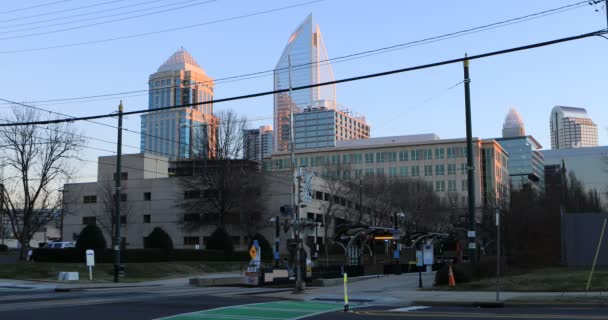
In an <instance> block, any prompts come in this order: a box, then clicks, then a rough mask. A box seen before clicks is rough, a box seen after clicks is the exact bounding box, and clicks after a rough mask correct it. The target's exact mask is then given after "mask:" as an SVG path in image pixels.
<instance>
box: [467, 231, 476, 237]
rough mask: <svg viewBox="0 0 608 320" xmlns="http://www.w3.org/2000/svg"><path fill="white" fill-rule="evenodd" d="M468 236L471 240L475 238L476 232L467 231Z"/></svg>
mask: <svg viewBox="0 0 608 320" xmlns="http://www.w3.org/2000/svg"><path fill="white" fill-rule="evenodd" d="M467 236H468V237H469V238H475V230H469V231H467Z"/></svg>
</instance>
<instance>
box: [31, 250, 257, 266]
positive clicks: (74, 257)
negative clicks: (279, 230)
mask: <svg viewBox="0 0 608 320" xmlns="http://www.w3.org/2000/svg"><path fill="white" fill-rule="evenodd" d="M32 259H33V260H34V261H39V262H76V263H77V262H83V263H84V261H85V254H84V253H83V252H82V251H80V250H78V249H76V248H65V249H51V248H38V249H34V250H33V252H32ZM250 259H251V258H250V257H249V252H247V251H235V252H233V254H232V255H231V256H230V257H229V258H226V257H225V255H224V252H223V251H221V250H190V249H174V250H164V249H127V250H123V251H121V257H120V260H121V262H128V263H137V262H164V261H242V262H247V261H249V260H250ZM95 262H96V263H112V262H114V251H113V250H110V249H107V250H104V251H103V252H101V253H100V252H97V251H96V252H95Z"/></svg>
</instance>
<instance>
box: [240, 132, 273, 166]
mask: <svg viewBox="0 0 608 320" xmlns="http://www.w3.org/2000/svg"><path fill="white" fill-rule="evenodd" d="M272 136H273V131H272V127H271V126H268V125H266V126H261V127H260V128H258V129H247V130H243V159H245V160H253V161H257V162H258V163H262V159H264V158H265V157H268V156H270V154H271V153H272V142H273V139H272Z"/></svg>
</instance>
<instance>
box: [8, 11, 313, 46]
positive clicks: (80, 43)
mask: <svg viewBox="0 0 608 320" xmlns="http://www.w3.org/2000/svg"><path fill="white" fill-rule="evenodd" d="M322 1H325V0H312V1H307V2H301V3H297V4H294V5H288V6H283V7H279V8H274V9H269V10H264V11H257V12H253V13H248V14H243V15H239V16H233V17H229V18H223V19H218V20H212V21H207V22H202V23H196V24H192V25H188V26H181V27H175V28H169V29H163V30H157V31H150V32H144V33H138V34H132V35H127V36H118V37H112V38H106V39H100V40H91V41H85V42H79V43H71V44H62V45H55V46H48V47H39V48H30V49H18V50H9V51H0V54H7V53H21V52H31V51H41V50H49V49H56V48H68V47H75V46H81V45H85V44H96V43H106V42H111V41H116V40H125V39H133V38H139V37H143V36H150V35H155V34H161V33H167V32H172V31H179V30H184V29H189V28H195V27H202V26H207V25H212V24H218V23H222V22H227V21H234V20H239V19H245V18H250V17H254V16H260V15H265V14H269V13H274V12H278V11H283V10H288V9H293V8H297V7H302V6H305V5H309V4H313V3H317V2H322Z"/></svg>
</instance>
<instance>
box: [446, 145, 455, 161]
mask: <svg viewBox="0 0 608 320" xmlns="http://www.w3.org/2000/svg"><path fill="white" fill-rule="evenodd" d="M454 158H456V148H455V147H448V159H454Z"/></svg>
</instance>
